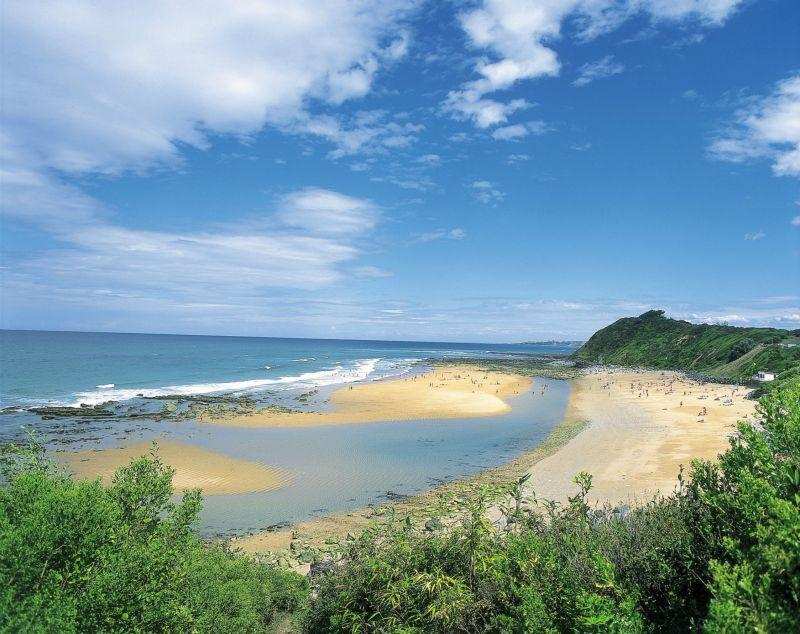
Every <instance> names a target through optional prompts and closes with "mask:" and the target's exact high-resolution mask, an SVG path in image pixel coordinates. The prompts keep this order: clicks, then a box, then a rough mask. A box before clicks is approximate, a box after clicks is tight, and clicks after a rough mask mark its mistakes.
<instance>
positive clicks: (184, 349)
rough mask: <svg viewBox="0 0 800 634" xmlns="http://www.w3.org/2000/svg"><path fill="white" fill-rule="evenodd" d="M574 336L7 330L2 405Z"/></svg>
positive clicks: (269, 382) (192, 386) (342, 378)
mask: <svg viewBox="0 0 800 634" xmlns="http://www.w3.org/2000/svg"><path fill="white" fill-rule="evenodd" d="M572 349H573V347H572V346H570V345H567V344H475V343H466V344H461V343H437V342H408V341H352V340H350V341H348V340H336V339H279V338H271V337H213V336H196V335H150V334H124V333H105V332H48V331H29V330H0V407H9V406H22V407H28V406H32V405H42V404H51V405H73V406H74V405H81V404H88V405H95V404H98V403H103V402H105V401H110V400H115V401H120V400H126V399H132V398H135V397H137V396H138V395H144V396H150V397H152V396H164V395H173V394H175V395H184V396H188V395H200V394H243V393H249V394H258V393H261V392H265V391H273V392H274V391H279V392H284V391H296V390H303V389H309V388H311V387H319V386H329V385H340V384H343V383H348V382H353V381H361V380H365V379H377V378H386V377H390V376H396V375H401V374H403V373H405V372H408V371H409V369H410V368H411V367H412V366H413V365H414V364H415V363H417V362H419V361H421V360H424V359H429V358H435V359H441V358H457V357H495V358H496V357H503V356H517V355H536V354H567V353H569V352H571V351H572Z"/></svg>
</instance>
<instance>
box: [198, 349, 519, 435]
mask: <svg viewBox="0 0 800 634" xmlns="http://www.w3.org/2000/svg"><path fill="white" fill-rule="evenodd" d="M531 383H532V381H531V379H530V378H528V377H524V376H520V375H516V374H507V373H503V372H490V371H484V370H481V369H479V368H475V367H470V366H467V365H450V364H447V365H444V366H440V367H437V368H435V369H434V370H432V371H430V372H426V373H424V374H421V375H417V376H412V377H407V378H403V379H392V380H387V381H372V382H367V383H359V384H356V385H351V386H347V387H342V388H340V389H338V390H336V391H335V392H334V393H333V395H332V396H331V405H332V406H333V409H332V411H326V412H275V411H261V412H257V413H255V414H248V415H244V416H232V417H229V418H223V419H219V420H211V421H208V422H210V423H214V424H223V425H232V426H237V427H305V426H311V425H338V424H347V423H375V422H384V421H397V420H420V419H426V418H427V419H430V418H433V419H439V418H472V417H479V416H496V415H498V414H503V413H504V412H507V411H509V410H510V409H511V407H510V406H509V405H508V403H506V401H505V400H504V399H505V398H507V397H511V396H514V395H517V394H520V393H522V392H524V391H525V390H527V389H528V388H529V387H530V386H531Z"/></svg>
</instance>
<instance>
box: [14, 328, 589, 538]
mask: <svg viewBox="0 0 800 634" xmlns="http://www.w3.org/2000/svg"><path fill="white" fill-rule="evenodd" d="M576 345H577V344H572V343H559V342H553V343H526V344H477V343H443V342H408V341H366V340H334V339H289V338H271V337H220V336H196V335H158V334H127V333H101V332H50V331H25V330H0V408H1V409H0V412H2V413H1V414H0V442H8V441H15V442H21V441H24V439H25V438H27V437H28V435H30V434H33V435H34V436H35V438H36V439H37V440H38V441H39V442H41V443H42V444H44V445H45V447H47V448H48V449H50V450H51V451H54V452H59V451H73V450H82V449H103V448H110V447H115V446H119V445H122V444H127V443H129V442H139V441H141V440H148V439H151V438H168V439H170V440H177V441H181V442H191V443H193V444H196V445H199V446H202V447H204V448H207V449H211V450H213V451H217V452H220V453H224V454H226V455H229V456H232V457H235V458H242V459H247V460H251V461H256V462H260V463H263V464H266V465H269V466H273V467H279V468H282V469H284V470H286V471H288V472H289V473H291V474H292V483H291V484H290V485H289V486H287V487H284V488H282V489H279V490H276V491H264V492H253V493H247V494H237V495H211V496H206V497H205V500H204V510H203V514H202V516H201V527H200V528H201V532H202V533H204V534H206V535H218V534H241V533H245V532H251V531H255V530H261V529H263V528H265V527H268V526H274V525H280V524H284V523H292V522H297V521H301V520H305V519H309V518H312V517H315V516H319V515H326V514H330V513H335V512H343V511H348V510H352V509H355V508H360V507H363V506H365V505H370V504H381V503H383V502H385V501H386V500H387V499H396V498H397V497H398V496H400V497H402V496H403V495H413V494H415V493H418V492H420V491H423V490H426V489H428V488H431V487H433V486H436V485H437V484H440V483H443V482H447V481H450V480H453V479H456V478H461V477H465V476H468V475H471V474H474V473H476V472H477V471H480V470H482V469H486V468H490V467H493V466H497V465H499V464H502V463H503V462H506V461H508V460H511V459H513V458H514V457H516V456H517V455H519V454H520V453H522V452H523V451H526V450H528V449H532V448H533V447H535V446H536V445H537V444H538V443H539V442H541V440H542V439H543V438H544V437H545V436H546V435H547V433H549V431H550V430H551V429H552V428H553V426H554V425H556V424H557V423H558V422H559V421H560V420H561V418H562V417H563V413H564V410H565V407H566V402H567V399H568V396H569V385H568V383H566V382H564V381H558V380H544V379H542V380H540V381H539V384H538V385H539V387H537V389H536V390H535V391H534V392H531V393H525V394H522V395H520V396H518V397H515V398H514V399H513V401H514V402H512V410H511V411H510V412H508V413H506V414H502V415H500V416H497V417H490V418H472V419H449V420H446V421H441V420H437V421H433V420H419V421H404V422H387V423H369V424H365V423H360V424H353V425H327V426H326V425H320V426H316V427H303V428H263V429H252V428H247V429H245V428H234V427H226V426H215V425H209V424H203V423H198V422H196V421H193V420H182V421H180V422H175V421H164V420H158V419H157V417H153V418H152V419H150V418H148V416H147V415H146V413H147V409H146V407H148V406H150V405H149V404H150V403H152V402H153V399H154V397H159V398H165V397H175V398H180V397H184V398H187V397H188V398H191V397H197V396H202V395H209V396H215V395H216V396H226V395H230V396H244V395H246V396H248V397H250V398H252V399H254V400H255V401H256V402H258V403H262V404H279V405H285V406H291V407H292V408H294V409H298V408H299V409H303V408H306V409H309V410H322V409H325V408H327V407H328V404H327V398H328V396H329V395H330V393H331V392H332V391H333V390H335V389H337V388H338V387H340V386H343V385H347V384H352V383H356V382H363V381H373V380H381V379H387V378H392V377H402V376H408V375H411V374H414V373H420V372H423V371H425V370H426V369H427V368H428V367H429V365H428V364H429V363H430V362H431V361H433V360H437V359H459V358H487V359H501V358H525V357H531V356H534V357H538V356H543V355H547V356H553V355H555V356H560V355H567V354H569V353H570V352H572V351H573V350H574V348H575V347H576ZM544 385H546V386H547V388H548V389H546V390H544V391H542V390H541V389H540V388H541V387H542V386H544ZM304 394H305V395H308V394H313V397H312V398H310V399H309V398H303V397H302V396H301V395H304ZM108 402H112V403H113V404H114V408H116V409H115V411H116V412H120V411H123V412H124V411H132V410H133V408H135V407H144V408H145V409H143V410H141V411H140V412H139V414H138V415H137V417H136V418H131V417H128V418H126V417H120V418H117V417H111V418H108V419H98V420H94V419H86V418H85V417H80V416H76V417H75V418H58V419H55V420H47V419H43V418H42V417H41V416H39V415H37V414H36V413H34V412H32V411H31V409H32V408H34V409H35V408H37V407H42V406H70V407H80V406H84V407H85V406H99V405H102V404H105V403H108ZM155 402H159V403H160V401H158V399H157V398H156V400H155ZM143 404H144V405H143ZM126 408H127V409H126ZM142 411H143V412H144V415H143V414H142V413H141V412H142Z"/></svg>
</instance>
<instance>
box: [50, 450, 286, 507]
mask: <svg viewBox="0 0 800 634" xmlns="http://www.w3.org/2000/svg"><path fill="white" fill-rule="evenodd" d="M153 442H155V443H156V444H157V447H158V449H157V455H158V458H159V460H160V461H161V462H162V463H164V464H165V465H169V466H170V467H172V468H173V469H174V470H175V474H174V476H173V478H172V482H173V487H174V490H175V492H176V493H182V492H185V491H188V490H190V489H202V490H203V493H204V494H207V495H222V494H236V493H251V492H254V491H274V490H276V489H280V488H282V487H285V486H287V485H288V484H290V483H291V481H292V475H291V474H290V473H289V472H288V471H286V470H284V469H279V468H276V467H271V466H268V465H263V464H259V463H256V462H251V461H248V460H243V459H240V458H234V457H231V456H227V455H225V454H222V453H218V452H216V451H211V450H209V449H205V448H204V447H201V446H199V445H194V444H191V443H185V442H177V441H174V440H164V439H156V440H155V441H145V442H137V443H134V444H130V445H123V446H122V447H116V448H111V449H99V450H98V449H85V450H82V451H71V452H61V453H59V454H57V455H56V460H57V461H58V462H59V463H60V464H62V465H64V466H65V467H66V468H67V469H69V471H70V472H72V474H73V475H74V476H75V477H76V478H79V479H90V480H91V479H95V478H100V479H101V480H102V481H103V483H104V484H106V485H107V484H109V483H110V481H111V479H112V477H113V475H114V473H115V472H116V471H117V469H119V468H120V467H124V466H127V465H128V464H129V463H130V462H131V460H133V459H135V458H139V457H141V456H147V455H150V454H151V452H152V450H153Z"/></svg>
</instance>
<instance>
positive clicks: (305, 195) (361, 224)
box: [277, 187, 378, 235]
mask: <svg viewBox="0 0 800 634" xmlns="http://www.w3.org/2000/svg"><path fill="white" fill-rule="evenodd" d="M377 215H378V214H377V209H376V207H375V205H374V204H372V203H371V202H370V201H368V200H362V199H360V198H353V197H352V196H345V195H344V194H340V193H338V192H334V191H331V190H328V189H320V188H316V187H308V188H306V189H302V190H300V191H297V192H292V193H291V194H287V195H286V196H284V197H283V199H282V200H281V210H280V212H279V213H278V215H277V217H278V219H279V220H280V221H281V222H282V223H283V224H285V225H286V226H288V227H296V228H299V229H304V230H306V231H309V232H310V233H313V234H318V235H355V234H359V233H364V232H366V231H369V230H370V229H372V228H373V227H374V226H375V223H376V220H377Z"/></svg>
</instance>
